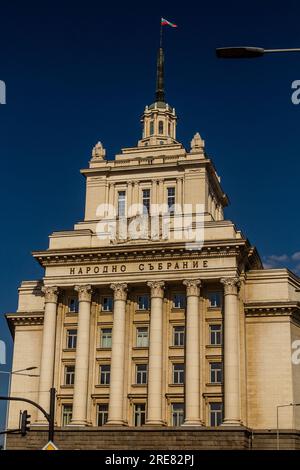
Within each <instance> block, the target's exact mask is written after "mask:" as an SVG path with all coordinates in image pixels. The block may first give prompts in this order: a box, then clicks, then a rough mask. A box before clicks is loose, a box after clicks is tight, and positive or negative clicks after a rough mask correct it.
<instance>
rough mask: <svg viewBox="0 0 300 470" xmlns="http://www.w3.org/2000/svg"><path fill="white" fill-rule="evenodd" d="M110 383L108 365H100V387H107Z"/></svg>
mask: <svg viewBox="0 0 300 470" xmlns="http://www.w3.org/2000/svg"><path fill="white" fill-rule="evenodd" d="M109 383H110V365H106V364H105V365H104V364H102V365H101V366H100V385H109Z"/></svg>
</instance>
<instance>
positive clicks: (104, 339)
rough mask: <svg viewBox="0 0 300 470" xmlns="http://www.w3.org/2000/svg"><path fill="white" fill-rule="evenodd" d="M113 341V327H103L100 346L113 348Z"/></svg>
mask: <svg viewBox="0 0 300 470" xmlns="http://www.w3.org/2000/svg"><path fill="white" fill-rule="evenodd" d="M111 341H112V329H111V328H101V332H100V347H101V348H108V349H109V348H111Z"/></svg>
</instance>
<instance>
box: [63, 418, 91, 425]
mask: <svg viewBox="0 0 300 470" xmlns="http://www.w3.org/2000/svg"><path fill="white" fill-rule="evenodd" d="M67 426H68V427H72V426H74V427H75V426H81V427H86V426H88V422H87V421H86V420H84V419H82V420H81V419H76V420H74V421H73V420H72V421H71V422H70V424H68V425H67Z"/></svg>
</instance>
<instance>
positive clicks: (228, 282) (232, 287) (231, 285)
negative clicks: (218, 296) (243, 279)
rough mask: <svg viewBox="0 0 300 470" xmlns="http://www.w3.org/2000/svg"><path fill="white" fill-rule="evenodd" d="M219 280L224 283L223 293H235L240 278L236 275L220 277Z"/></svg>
mask: <svg viewBox="0 0 300 470" xmlns="http://www.w3.org/2000/svg"><path fill="white" fill-rule="evenodd" d="M220 282H221V284H223V285H224V294H225V295H228V294H231V295H237V291H238V288H239V286H240V280H239V278H238V277H222V278H221V279H220Z"/></svg>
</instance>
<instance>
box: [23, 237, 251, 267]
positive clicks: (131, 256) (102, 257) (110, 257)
mask: <svg viewBox="0 0 300 470" xmlns="http://www.w3.org/2000/svg"><path fill="white" fill-rule="evenodd" d="M247 249H248V250H249V249H250V247H249V246H248V243H247V242H246V241H245V240H243V239H242V240H234V241H228V240H224V241H223V243H222V241H218V242H212V243H210V244H209V245H208V244H204V246H203V248H202V249H201V250H189V249H187V248H186V247H185V245H184V244H182V243H180V244H173V245H171V244H166V245H163V244H157V245H151V246H149V245H147V246H146V245H140V246H137V245H134V246H128V245H122V246H120V245H119V246H108V247H107V246H105V247H99V248H86V249H64V250H45V251H35V252H33V253H32V255H33V256H34V258H36V259H37V261H38V262H39V263H40V264H41V265H42V266H43V267H46V266H51V265H59V264H63V265H69V264H72V265H74V264H90V263H99V262H110V261H124V262H126V261H135V260H150V261H151V260H156V259H157V260H160V259H172V258H178V257H181V258H182V257H185V258H190V259H201V258H207V259H209V258H213V257H216V256H217V257H228V256H240V255H241V252H243V251H244V250H247Z"/></svg>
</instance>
